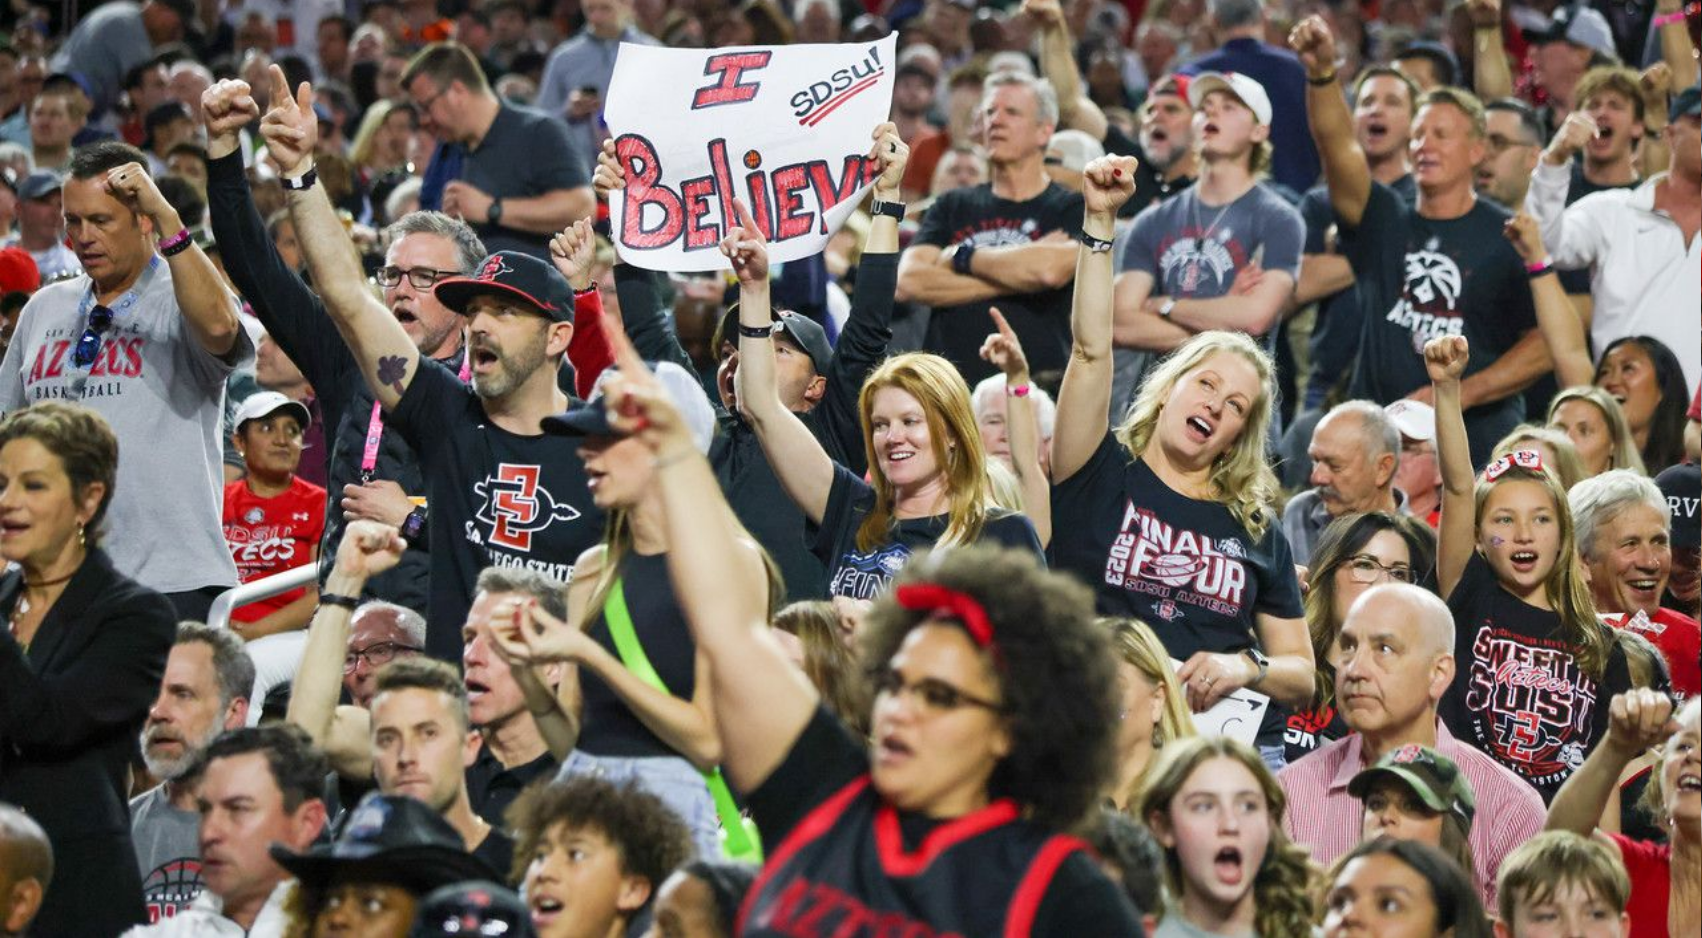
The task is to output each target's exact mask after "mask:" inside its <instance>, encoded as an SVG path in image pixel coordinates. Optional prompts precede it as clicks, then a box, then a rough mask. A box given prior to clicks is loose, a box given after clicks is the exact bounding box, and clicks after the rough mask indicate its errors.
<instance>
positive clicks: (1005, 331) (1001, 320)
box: [987, 306, 1016, 340]
mask: <svg viewBox="0 0 1702 938" xmlns="http://www.w3.org/2000/svg"><path fill="white" fill-rule="evenodd" d="M987 315H989V316H992V317H993V325H995V326H998V327H999V335H1001V336H1004V337H1005V338H1007V339H1011V340H1015V339H1016V334H1015V333H1013V332H1012V331H1011V324H1010V323H1009V322H1006V321H1005V314H1004V313H1001V312H999V308H998V307H997V306H991V307H988V309H987Z"/></svg>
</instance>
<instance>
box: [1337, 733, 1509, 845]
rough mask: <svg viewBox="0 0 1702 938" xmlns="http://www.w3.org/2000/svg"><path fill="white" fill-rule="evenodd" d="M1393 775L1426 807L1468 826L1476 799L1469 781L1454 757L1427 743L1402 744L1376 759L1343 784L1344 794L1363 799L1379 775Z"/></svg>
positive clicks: (1470, 823)
mask: <svg viewBox="0 0 1702 938" xmlns="http://www.w3.org/2000/svg"><path fill="white" fill-rule="evenodd" d="M1385 777H1387V778H1395V779H1399V780H1400V781H1401V782H1403V783H1405V784H1406V785H1407V787H1409V788H1411V789H1412V790H1413V793H1414V794H1416V795H1418V799H1419V800H1420V801H1422V802H1424V804H1425V806H1426V807H1428V808H1429V809H1430V810H1432V811H1435V812H1437V813H1439V814H1452V815H1454V816H1455V817H1457V818H1459V819H1460V820H1461V821H1463V822H1465V825H1466V828H1467V829H1470V828H1471V826H1472V816H1473V815H1475V814H1476V813H1477V798H1476V796H1475V795H1473V794H1472V786H1471V783H1470V782H1468V781H1466V777H1465V775H1464V774H1463V773H1461V772H1460V767H1459V766H1458V765H1456V764H1455V763H1454V760H1452V759H1450V758H1448V757H1447V756H1445V755H1442V754H1441V753H1439V752H1437V751H1436V750H1434V749H1432V748H1430V747H1429V746H1419V745H1406V746H1401V747H1399V748H1398V749H1396V750H1394V751H1393V752H1390V753H1388V754H1387V755H1385V756H1383V758H1381V759H1378V760H1377V764H1376V765H1374V766H1372V767H1371V768H1369V769H1365V770H1364V771H1362V772H1360V773H1359V774H1358V775H1355V776H1354V777H1353V780H1352V781H1350V782H1348V783H1347V793H1348V794H1350V795H1352V796H1353V797H1355V798H1359V799H1361V800H1364V798H1365V795H1366V793H1367V792H1369V791H1370V790H1371V786H1372V785H1373V784H1374V783H1376V781H1377V780H1378V779H1379V778H1385Z"/></svg>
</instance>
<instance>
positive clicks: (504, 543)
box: [473, 463, 579, 551]
mask: <svg viewBox="0 0 1702 938" xmlns="http://www.w3.org/2000/svg"><path fill="white" fill-rule="evenodd" d="M540 474H541V472H540V469H539V467H537V466H517V465H514V464H512V463H502V464H501V465H499V466H497V469H496V475H494V476H490V477H487V478H486V479H485V480H484V481H482V482H476V483H474V484H473V494H475V495H478V496H479V497H480V498H483V499H484V500H485V502H484V504H483V505H481V506H480V507H479V513H478V516H477V517H478V520H480V521H482V522H484V523H485V524H487V525H490V532H491V533H490V544H491V546H493V547H506V548H508V549H510V550H519V551H529V550H531V549H532V535H533V534H535V533H537V532H539V531H542V530H543V529H545V528H547V527H549V526H550V522H552V521H572V520H573V519H575V518H577V517H579V510H578V509H576V508H574V507H573V506H572V505H569V504H566V503H565V502H558V501H556V500H555V497H554V496H552V495H550V490H549V489H546V488H544V487H543V486H542V485H540V484H538V477H539V475H540Z"/></svg>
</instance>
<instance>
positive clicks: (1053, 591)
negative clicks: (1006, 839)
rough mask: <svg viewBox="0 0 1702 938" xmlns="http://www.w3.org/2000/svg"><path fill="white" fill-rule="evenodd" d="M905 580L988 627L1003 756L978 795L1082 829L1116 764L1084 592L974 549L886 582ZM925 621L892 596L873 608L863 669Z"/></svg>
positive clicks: (926, 562)
mask: <svg viewBox="0 0 1702 938" xmlns="http://www.w3.org/2000/svg"><path fill="white" fill-rule="evenodd" d="M911 583H932V584H937V585H939V586H943V587H946V588H948V589H952V590H956V591H958V592H961V593H966V594H968V595H969V596H971V597H973V598H974V599H975V600H976V601H977V602H979V603H980V604H981V606H982V608H983V609H985V610H986V612H987V617H988V619H989V620H990V622H991V625H992V630H993V646H994V652H993V653H991V654H990V658H991V663H992V671H993V673H994V674H995V675H996V676H997V679H998V682H999V692H1000V698H1001V699H1002V700H1004V702H1005V709H1004V719H1005V721H1006V724H1007V727H1008V729H1009V731H1010V736H1011V751H1010V754H1009V755H1007V756H1005V757H1004V758H1003V759H1001V760H1000V761H999V764H998V765H997V766H996V767H995V768H994V769H993V775H992V778H991V779H989V780H988V784H987V787H988V794H989V795H990V796H992V797H995V798H1010V799H1012V800H1014V801H1016V802H1017V803H1018V804H1020V805H1022V806H1023V807H1025V808H1027V809H1028V811H1029V816H1030V818H1031V819H1032V820H1034V821H1035V822H1036V823H1039V824H1041V825H1043V826H1046V827H1050V828H1053V829H1056V830H1074V829H1078V828H1081V827H1082V826H1083V825H1084V824H1085V823H1086V822H1087V821H1088V820H1089V817H1090V813H1091V812H1092V810H1093V809H1094V808H1095V807H1097V806H1098V804H1099V799H1100V798H1101V797H1102V795H1103V793H1104V791H1105V790H1106V786H1107V785H1108V784H1109V783H1110V781H1111V779H1112V777H1113V775H1114V774H1115V759H1116V734H1115V729H1114V727H1116V725H1117V711H1118V693H1117V669H1116V661H1117V656H1116V654H1115V653H1114V652H1113V651H1112V649H1111V643H1110V640H1109V638H1108V637H1107V636H1106V634H1105V630H1104V629H1101V628H1099V627H1098V626H1097V625H1096V624H1095V622H1094V614H1093V594H1092V593H1090V592H1089V591H1088V589H1087V588H1086V587H1085V586H1082V585H1081V584H1080V583H1077V582H1076V581H1075V580H1073V579H1070V578H1068V577H1066V576H1064V575H1062V574H1057V573H1051V572H1049V571H1047V570H1044V569H1042V568H1041V567H1040V565H1039V564H1038V563H1037V562H1036V561H1035V558H1034V556H1033V555H1032V554H1027V553H1023V552H1019V551H1015V550H1005V549H1000V548H995V547H984V546H978V547H962V548H957V549H954V550H949V551H935V552H933V553H931V554H927V555H924V556H922V557H919V558H918V559H916V560H913V561H911V563H910V564H909V565H908V566H906V567H905V568H904V571H903V573H901V574H900V575H899V577H898V581H897V584H896V585H897V586H898V587H903V586H905V585H907V584H911ZM932 615H933V613H931V612H929V611H927V610H912V609H905V608H903V607H902V606H900V605H899V604H898V602H897V601H896V600H895V599H893V597H892V596H891V595H888V596H887V597H885V598H883V599H881V600H879V601H877V602H876V603H875V605H874V607H873V608H872V609H870V610H869V614H868V617H867V619H866V620H865V623H864V627H863V634H862V640H863V656H862V657H863V661H864V662H866V663H868V664H869V665H871V666H875V665H884V664H885V663H886V662H888V661H890V660H892V656H893V655H894V654H895V653H896V652H897V651H898V647H899V645H900V644H901V643H902V642H903V641H904V637H905V636H906V635H908V634H910V631H911V630H912V629H914V628H916V627H917V626H919V625H921V624H922V623H923V622H926V621H928V620H929V619H930V618H931V617H932ZM983 654H988V653H985V652H984V653H983ZM874 696H875V694H874V690H873V687H872V686H871V688H870V690H869V698H870V699H873V698H874Z"/></svg>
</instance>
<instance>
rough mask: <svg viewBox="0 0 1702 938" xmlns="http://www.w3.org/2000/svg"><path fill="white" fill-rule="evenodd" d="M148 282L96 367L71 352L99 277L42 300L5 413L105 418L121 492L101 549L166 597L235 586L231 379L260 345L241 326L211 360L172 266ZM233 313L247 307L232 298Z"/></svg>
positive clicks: (23, 325) (12, 374)
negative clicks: (226, 445)
mask: <svg viewBox="0 0 1702 938" xmlns="http://www.w3.org/2000/svg"><path fill="white" fill-rule="evenodd" d="M143 276H144V280H143V281H138V285H139V286H140V287H141V290H140V292H139V293H137V294H136V296H135V297H134V299H133V301H132V302H131V303H130V304H129V305H126V304H125V302H124V300H123V299H120V300H119V301H117V302H115V303H113V304H112V308H113V310H114V313H115V315H114V317H113V321H112V326H111V327H110V328H109V329H107V331H106V334H105V335H104V336H103V338H102V343H101V350H100V353H99V354H98V355H97V356H96V358H95V361H94V362H93V364H92V365H91V366H90V367H89V368H88V369H80V368H78V367H77V366H76V365H75V364H74V363H73V362H72V351H73V349H74V348H75V346H76V344H77V341H78V339H79V338H80V337H81V336H82V334H83V330H84V326H85V324H86V319H87V314H86V311H85V310H83V309H82V306H83V300H84V298H85V297H86V296H88V294H89V290H90V288H91V285H92V284H91V281H90V280H89V278H88V277H87V276H86V275H84V276H79V277H77V278H76V279H74V280H66V281H63V282H61V283H56V284H52V285H50V286H46V287H43V288H42V289H41V291H40V292H38V293H36V295H35V296H34V297H32V298H31V299H30V301H29V304H28V305H26V306H25V307H24V309H23V312H22V313H20V314H19V317H18V328H17V331H16V333H15V334H14V336H13V338H12V344H11V347H10V348H8V349H7V350H6V357H5V360H4V361H0V412H9V411H12V410H16V409H17V408H19V407H26V406H28V405H30V404H34V403H36V402H37V401H44V400H68V401H73V402H80V403H82V404H85V405H87V406H88V407H90V408H93V409H94V410H95V411H97V412H99V413H100V415H101V416H102V417H105V418H106V420H107V422H108V423H110V424H111V425H112V430H113V433H115V434H116V435H117V437H118V454H119V459H118V484H117V489H116V491H115V492H114V493H113V499H112V504H111V505H110V506H109V507H108V508H107V514H106V520H105V522H104V527H105V531H106V540H105V542H104V544H103V546H104V547H105V548H106V550H107V553H108V554H110V555H111V557H112V562H113V565H114V566H116V567H117V568H118V570H119V571H120V572H122V573H123V574H125V575H126V576H129V577H131V578H132V579H134V580H136V581H137V582H139V583H141V584H142V585H144V586H147V587H149V588H151V589H155V590H158V591H160V592H162V593H178V592H184V591H187V590H194V589H200V588H202V587H207V586H221V587H228V586H235V585H236V582H237V576H236V565H235V564H234V563H232V561H231V556H230V550H229V549H228V548H227V547H226V546H225V542H224V534H223V531H222V528H221V527H220V511H221V507H222V506H221V496H222V493H223V492H224V468H223V463H224V459H223V455H224V450H223V447H222V445H221V442H220V434H221V431H222V423H223V418H224V406H225V403H224V397H225V378H226V377H227V376H229V375H230V373H231V371H232V370H233V369H234V368H235V367H236V366H238V365H240V364H243V363H244V362H247V361H250V360H252V359H253V357H254V342H253V339H252V338H251V337H250V336H249V335H248V332H247V330H245V329H239V330H238V336H237V344H236V346H235V347H234V348H232V349H231V351H230V352H229V353H228V354H226V355H225V356H223V358H221V357H220V356H216V355H214V354H212V353H211V352H209V351H207V350H206V349H205V348H203V347H202V346H201V344H200V343H199V342H198V341H196V339H195V336H194V335H193V334H192V333H191V332H190V330H189V327H188V325H187V324H186V323H185V322H184V320H183V315H182V313H181V312H179V310H178V307H177V297H176V295H175V294H174V293H173V292H172V284H171V268H170V266H169V265H168V264H167V263H166V262H165V261H164V260H163V259H162V260H160V261H158V263H157V265H156V267H155V271H154V274H153V275H152V276H151V277H149V276H148V275H146V274H144V275H143ZM90 305H92V304H90ZM231 308H232V310H233V311H235V310H236V309H237V308H238V304H237V300H236V297H234V296H233V297H231ZM78 379H83V386H82V388H81V394H80V396H79V393H78V388H77V383H78Z"/></svg>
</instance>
